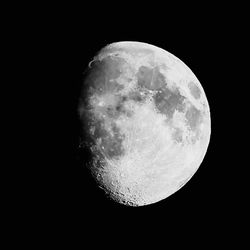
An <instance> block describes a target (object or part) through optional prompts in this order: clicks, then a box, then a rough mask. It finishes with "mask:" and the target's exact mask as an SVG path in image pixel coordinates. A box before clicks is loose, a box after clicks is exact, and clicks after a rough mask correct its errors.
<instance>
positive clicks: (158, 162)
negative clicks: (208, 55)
mask: <svg viewBox="0 0 250 250" xmlns="http://www.w3.org/2000/svg"><path fill="white" fill-rule="evenodd" d="M79 116H80V120H81V122H82V137H81V146H82V148H84V149H85V152H88V155H86V157H85V159H86V162H85V165H87V166H88V167H89V169H90V172H91V173H92V175H93V177H94V178H95V180H96V182H97V184H98V185H99V186H100V188H102V189H103V190H104V191H105V193H106V194H107V195H108V196H109V197H110V198H112V199H113V200H115V201H117V202H119V203H122V204H124V205H128V206H144V205H148V204H152V203H155V202H158V201H160V200H162V199H165V198H167V197H168V196H170V195H172V194H173V193H175V192H176V191H177V190H178V189H180V188H181V187H182V186H183V185H184V184H185V183H186V182H187V181H188V180H190V178H191V177H192V176H193V174H194V173H195V172H196V171H197V169H198V168H199V166H200V164H201V163H202V161H203V159H204V156H205V154H206V151H207V148H208V144H209V139H210V130H211V123H210V111H209V105H208V101H207V98H206V95H205V92H204V90H203V88H202V86H201V84H200V82H199V80H198V79H197V77H196V76H195V75H194V73H193V72H192V71H191V70H190V69H189V68H188V66H187V65H185V64H184V63H183V62H182V61H181V60H180V59H178V58H177V57H176V56H174V55H173V54H171V53H169V52H167V51H165V50H163V49H161V48H158V47H156V46H153V45H150V44H146V43H140V42H117V43H113V44H110V45H107V46H106V47H105V48H103V49H102V50H101V51H99V52H98V53H97V54H96V56H95V57H94V59H93V60H92V61H91V62H90V63H89V67H88V68H87V69H86V71H85V77H84V84H83V87H82V92H81V97H80V101H79Z"/></svg>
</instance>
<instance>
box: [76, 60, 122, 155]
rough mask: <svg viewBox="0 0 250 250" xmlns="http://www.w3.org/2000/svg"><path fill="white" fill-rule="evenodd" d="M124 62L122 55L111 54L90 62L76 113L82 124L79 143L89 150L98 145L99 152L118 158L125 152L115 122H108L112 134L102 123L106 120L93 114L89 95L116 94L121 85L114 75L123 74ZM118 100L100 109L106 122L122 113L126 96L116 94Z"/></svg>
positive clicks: (85, 73)
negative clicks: (78, 114)
mask: <svg viewBox="0 0 250 250" xmlns="http://www.w3.org/2000/svg"><path fill="white" fill-rule="evenodd" d="M123 63H124V62H123V61H122V59H121V58H117V57H110V56H108V57H106V58H104V59H103V60H101V61H98V60H97V61H93V62H92V63H91V67H90V68H89V69H87V70H86V72H84V84H83V89H82V95H81V98H80V103H79V113H80V117H81V120H82V123H83V125H82V128H83V138H82V141H83V143H82V144H83V145H86V146H87V147H89V148H92V149H93V148H94V149H97V148H99V149H100V150H99V151H101V152H102V155H105V157H107V158H108V159H114V158H117V157H119V156H120V155H122V154H123V153H124V148H123V146H122V141H123V139H124V138H123V136H122V135H121V133H120V130H119V128H118V127H117V126H116V125H115V123H112V124H111V128H110V129H111V130H112V133H110V132H109V131H108V130H107V129H106V127H105V126H104V124H105V119H104V118H97V117H94V115H93V107H92V106H91V104H90V98H91V96H93V95H100V96H101V95H103V94H105V93H111V94H112V93H113V94H115V93H117V92H118V91H119V90H120V89H122V88H123V87H122V86H121V85H119V84H118V83H117V82H116V78H117V77H119V76H120V75H121V73H122V71H121V65H122V64H123ZM117 99H118V101H117V103H116V104H115V105H109V106H107V107H104V108H103V109H102V110H101V111H100V112H102V114H103V115H104V116H105V117H106V118H107V119H109V121H111V120H112V119H116V118H118V117H119V116H120V115H121V114H122V113H125V110H124V108H123V103H124V102H125V101H126V98H125V97H123V96H120V95H117ZM97 142H98V143H99V145H97ZM92 151H93V150H92ZM99 156H100V155H99Z"/></svg>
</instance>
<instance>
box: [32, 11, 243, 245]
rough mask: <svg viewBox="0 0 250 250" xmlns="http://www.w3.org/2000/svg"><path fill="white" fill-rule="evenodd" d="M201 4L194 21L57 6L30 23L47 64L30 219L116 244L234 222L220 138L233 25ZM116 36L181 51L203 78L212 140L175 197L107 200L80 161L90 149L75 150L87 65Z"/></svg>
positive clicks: (216, 231) (216, 230) (224, 136)
mask: <svg viewBox="0 0 250 250" xmlns="http://www.w3.org/2000/svg"><path fill="white" fill-rule="evenodd" d="M98 8H101V7H98ZM204 9H205V7H204V8H202V11H199V12H198V13H199V15H198V14H197V13H195V15H193V18H191V17H190V15H189V14H187V13H186V15H184V16H182V15H181V14H179V12H178V11H176V13H177V12H178V14H176V15H170V13H169V12H170V10H168V11H167V14H166V13H164V14H163V15H162V14H159V15H158V14H157V13H155V14H154V15H149V14H147V15H146V13H144V12H143V11H142V10H141V11H138V12H134V13H130V12H128V13H126V14H124V13H123V14H121V13H119V12H110V13H109V14H107V15H100V12H98V13H96V12H95V11H93V9H91V10H92V11H90V10H89V9H88V8H85V9H83V10H82V13H77V14H76V13H75V12H74V11H73V12H70V13H69V12H67V11H66V12H63V13H60V15H59V16H58V15H54V14H55V13H54V12H53V13H52V14H51V15H50V21H49V22H47V23H46V25H45V26H44V24H43V23H41V24H39V25H38V26H35V30H38V32H37V35H36V37H35V39H34V40H36V41H38V43H37V44H39V45H37V47H36V48H35V50H34V53H37V54H35V57H38V58H41V62H42V64H43V67H42V68H40V75H37V78H40V77H41V78H43V77H44V79H43V80H44V83H42V84H41V85H40V86H39V87H41V89H43V90H45V91H44V92H43V91H42V90H41V92H43V93H46V94H45V95H44V96H43V97H42V102H41V104H40V106H41V107H42V110H43V111H41V113H39V115H40V120H39V122H40V121H41V123H42V127H43V129H42V130H39V133H38V134H39V140H40V141H41V145H40V146H41V148H42V150H40V148H39V150H38V149H37V150H38V151H39V152H38V155H39V158H36V159H35V160H34V166H35V168H36V171H34V172H35V173H34V174H33V175H32V179H33V182H34V183H36V185H38V186H39V189H38V190H39V191H37V189H35V190H33V192H34V195H33V196H34V197H35V199H36V200H37V201H36V203H34V204H33V205H32V207H31V209H30V210H32V208H34V210H35V211H39V212H37V214H36V215H35V218H37V217H39V218H40V219H41V221H43V220H44V221H45V224H46V223H47V228H50V229H48V230H51V231H52V232H55V234H56V233H57V232H58V231H60V232H61V231H65V232H67V234H70V233H71V234H73V235H75V236H79V235H80V236H81V235H84V237H85V239H86V238H88V237H91V236H95V235H97V237H93V244H94V243H95V241H98V239H99V237H100V236H101V235H102V236H103V235H105V238H106V240H107V241H112V239H114V238H115V239H116V240H119V241H120V244H123V242H128V241H129V240H132V239H134V238H137V239H138V238H139V239H141V240H142V241H143V242H145V241H146V242H147V238H150V237H151V236H152V235H154V237H159V238H161V239H166V242H167V241H168V240H170V238H171V239H178V240H177V241H176V244H178V243H179V241H181V240H180V239H179V238H178V237H177V235H178V233H179V232H182V233H183V234H184V235H185V234H187V235H189V237H191V239H192V237H196V235H197V234H198V235H199V237H200V236H205V238H206V237H207V236H208V235H209V234H210V233H211V234H213V237H214V238H215V239H217V238H218V239H219V238H220V239H221V237H222V235H221V234H220V230H225V228H226V227H227V225H229V226H230V224H232V223H233V222H234V218H233V216H232V214H231V208H232V207H234V204H233V203H235V201H234V202H232V201H231V197H232V196H233V197H234V199H235V194H234V188H233V187H232V186H231V180H232V179H231V178H227V173H228V172H230V169H231V168H230V166H231V165H232V164H234V160H231V161H230V162H229V160H228V154H230V152H231V151H230V150H228V147H230V145H225V144H227V143H225V142H227V141H228V133H229V130H230V128H228V126H227V125H225V121H226V120H227V119H228V116H229V115H230V112H229V110H228V109H226V108H225V106H226V104H225V99H227V97H225V86H224V83H225V81H227V84H228V85H229V84H230V82H232V81H234V79H233V76H232V77H231V78H230V81H228V74H230V71H231V70H232V68H233V67H232V65H231V63H230V59H231V56H230V55H229V53H228V51H229V49H230V46H232V41H233V37H235V36H237V34H238V30H237V29H235V27H234V22H233V20H234V19H233V18H232V17H231V16H230V15H229V16H226V17H225V16H224V14H222V13H224V12H220V11H219V12H218V13H217V12H216V11H212V12H208V13H206V12H205V10H204ZM89 12H90V13H89ZM184 12H185V11H184ZM111 13H112V14H111ZM102 14H103V13H102ZM132 14H134V16H135V17H134V19H132V18H131V15H132ZM144 14H145V15H144ZM203 15H204V16H203ZM51 19H52V21H51ZM237 37H238V36H237ZM118 41H139V42H145V43H150V44H153V45H155V46H158V47H161V48H163V49H165V50H167V51H169V52H170V53H172V54H174V55H175V56H177V57H178V58H180V59H181V60H182V61H183V62H184V63H185V64H187V65H188V66H189V67H190V69H191V70H192V71H193V72H194V74H195V75H196V76H197V78H198V79H199V81H200V82H201V84H202V86H203V88H204V91H205V93H206V96H207V99H208V102H209V105H210V111H211V122H212V124H211V125H212V130H211V140H210V144H209V147H208V150H207V153H206V156H205V158H204V160H203V162H202V164H201V166H200V168H199V169H198V171H197V172H196V173H195V175H194V176H193V177H192V178H191V180H190V181H189V182H188V183H187V184H186V185H185V186H184V187H182V188H181V189H180V190H179V191H178V192H176V193H175V194H173V195H171V196H170V197H168V198H167V199H165V200H163V201H160V202H158V203H155V204H151V205H147V206H143V207H126V206H124V205H120V204H118V203H115V202H114V201H112V200H109V199H108V198H107V197H106V196H105V195H104V192H103V191H102V190H101V189H99V188H98V187H97V185H96V183H95V182H94V180H93V179H92V177H91V175H90V173H89V171H88V169H87V168H86V167H84V160H85V157H86V156H85V155H83V154H82V152H81V150H79V136H80V131H81V124H80V122H79V117H78V114H77V106H78V100H79V94H80V90H81V86H82V81H83V71H84V70H85V69H86V67H87V66H88V63H89V62H90V61H91V60H92V58H93V56H95V54H96V53H97V52H98V51H99V50H100V49H101V48H103V47H104V46H106V45H107V44H109V43H112V42H118ZM37 51H39V53H38V52H37ZM228 62H229V63H228ZM229 66H231V67H229ZM43 69H45V70H46V74H45V73H44V71H43ZM47 72H48V73H47ZM35 80H36V79H35ZM229 86H230V85H229ZM37 91H40V90H39V89H38V90H37ZM34 110H35V112H37V108H34ZM232 137H234V135H233V134H230V139H231V140H232ZM35 150H36V149H35ZM37 159H38V160H37ZM37 169H38V170H37ZM37 183H38V184H37ZM210 228H211V231H210ZM192 230H194V232H195V233H194V235H193V234H192V232H190V231H192ZM87 232H88V233H87ZM204 232H205V233H204ZM203 233H204V234H205V235H203ZM120 237H121V238H120ZM126 237H128V238H129V240H127V239H124V238H126ZM176 237H177V238H176ZM189 240H190V238H189ZM208 242H209V240H208V239H207V241H206V243H208Z"/></svg>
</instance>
